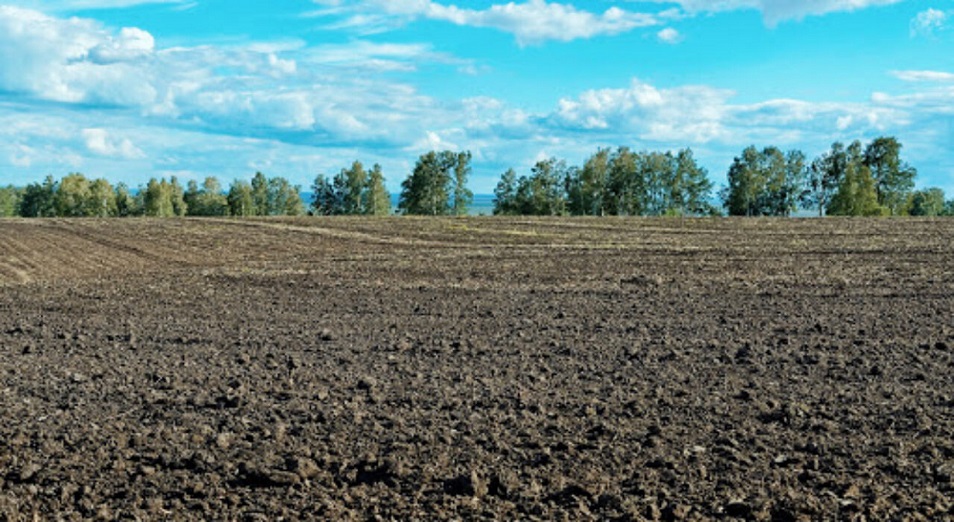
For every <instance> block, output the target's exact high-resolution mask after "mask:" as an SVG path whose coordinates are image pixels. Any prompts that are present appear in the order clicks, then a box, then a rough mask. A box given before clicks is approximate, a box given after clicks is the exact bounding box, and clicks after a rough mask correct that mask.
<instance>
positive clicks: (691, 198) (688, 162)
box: [676, 149, 717, 216]
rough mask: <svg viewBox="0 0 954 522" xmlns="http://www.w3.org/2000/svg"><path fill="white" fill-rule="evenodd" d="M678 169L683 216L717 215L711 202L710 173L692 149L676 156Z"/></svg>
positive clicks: (682, 151)
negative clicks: (699, 162)
mask: <svg viewBox="0 0 954 522" xmlns="http://www.w3.org/2000/svg"><path fill="white" fill-rule="evenodd" d="M676 169H677V171H678V175H677V176H676V179H678V180H680V184H681V185H680V186H679V192H680V193H681V195H680V196H679V197H678V201H679V202H680V205H681V208H680V209H679V212H680V213H681V214H689V215H695V216H708V215H712V214H715V213H717V210H716V208H715V207H713V206H712V203H710V202H709V200H710V199H711V198H712V181H710V180H709V173H708V172H706V169H704V168H702V167H701V166H700V165H699V164H698V163H697V162H696V159H695V157H694V156H693V154H692V149H684V150H681V151H679V153H678V154H677V155H676Z"/></svg>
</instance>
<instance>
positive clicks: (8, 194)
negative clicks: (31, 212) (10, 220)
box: [0, 185, 21, 217]
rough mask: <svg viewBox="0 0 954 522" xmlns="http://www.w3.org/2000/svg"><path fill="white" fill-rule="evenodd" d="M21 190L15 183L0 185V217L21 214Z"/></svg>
mask: <svg viewBox="0 0 954 522" xmlns="http://www.w3.org/2000/svg"><path fill="white" fill-rule="evenodd" d="M20 197H21V191H20V190H18V189H17V188H16V187H14V186H13V185H10V186H7V187H0V217H13V216H17V215H19V214H20Z"/></svg>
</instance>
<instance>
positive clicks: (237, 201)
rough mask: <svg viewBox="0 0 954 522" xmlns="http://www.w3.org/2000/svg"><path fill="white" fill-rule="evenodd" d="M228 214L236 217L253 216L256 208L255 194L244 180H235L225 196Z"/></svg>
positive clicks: (255, 213)
mask: <svg viewBox="0 0 954 522" xmlns="http://www.w3.org/2000/svg"><path fill="white" fill-rule="evenodd" d="M227 199H228V203H229V213H230V214H231V215H233V216H237V217H248V216H255V215H257V213H258V207H257V206H256V204H255V194H254V191H253V190H252V185H251V184H249V182H247V181H245V180H240V179H237V180H235V181H233V182H232V184H231V185H230V186H229V193H228V196H227Z"/></svg>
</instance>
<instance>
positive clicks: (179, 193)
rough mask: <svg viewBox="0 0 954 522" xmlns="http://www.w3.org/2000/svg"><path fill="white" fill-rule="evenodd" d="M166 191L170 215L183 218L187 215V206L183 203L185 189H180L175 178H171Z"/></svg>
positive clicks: (180, 186)
mask: <svg viewBox="0 0 954 522" xmlns="http://www.w3.org/2000/svg"><path fill="white" fill-rule="evenodd" d="M163 182H165V180H163ZM166 190H168V194H169V202H170V203H171V204H172V215H173V216H178V217H183V216H185V215H186V214H188V213H189V206H188V205H186V202H185V189H183V188H182V185H180V184H179V180H178V179H177V178H176V177H175V176H172V178H171V179H170V180H169V186H168V188H167V189H166Z"/></svg>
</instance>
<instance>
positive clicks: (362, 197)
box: [336, 161, 368, 215]
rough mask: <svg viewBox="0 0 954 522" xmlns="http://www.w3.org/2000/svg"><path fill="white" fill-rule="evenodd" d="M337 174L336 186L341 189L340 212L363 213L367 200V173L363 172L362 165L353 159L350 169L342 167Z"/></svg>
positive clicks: (349, 213)
mask: <svg viewBox="0 0 954 522" xmlns="http://www.w3.org/2000/svg"><path fill="white" fill-rule="evenodd" d="M339 176H340V181H339V182H338V183H337V184H336V187H338V186H340V189H339V190H341V202H342V209H341V213H342V214H348V215H357V214H365V213H366V209H367V200H368V196H367V190H368V173H367V172H365V170H364V165H362V164H361V162H360V161H355V162H354V163H352V164H351V168H350V169H342V171H341V174H339Z"/></svg>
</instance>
